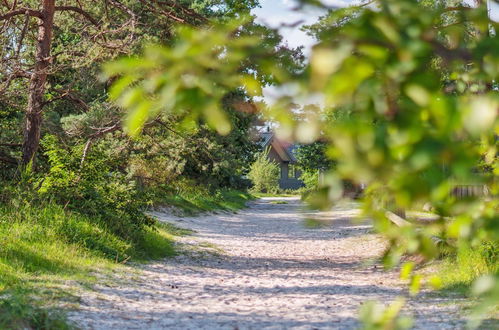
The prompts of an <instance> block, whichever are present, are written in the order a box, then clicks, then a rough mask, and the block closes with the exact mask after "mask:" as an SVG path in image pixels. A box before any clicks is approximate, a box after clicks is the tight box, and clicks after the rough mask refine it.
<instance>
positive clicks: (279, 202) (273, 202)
mask: <svg viewBox="0 0 499 330" xmlns="http://www.w3.org/2000/svg"><path fill="white" fill-rule="evenodd" d="M270 204H277V205H279V204H288V202H285V201H272V202H270Z"/></svg>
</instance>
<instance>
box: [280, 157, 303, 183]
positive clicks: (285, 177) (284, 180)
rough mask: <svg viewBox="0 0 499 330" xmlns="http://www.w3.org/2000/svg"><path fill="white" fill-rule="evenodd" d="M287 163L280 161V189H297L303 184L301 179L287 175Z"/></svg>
mask: <svg viewBox="0 0 499 330" xmlns="http://www.w3.org/2000/svg"><path fill="white" fill-rule="evenodd" d="M288 174H289V163H288V162H282V163H281V178H280V179H279V188H281V189H299V188H301V187H303V186H304V184H303V181H301V180H300V179H299V177H300V176H299V175H298V176H297V177H292V178H291V177H289V175H288Z"/></svg>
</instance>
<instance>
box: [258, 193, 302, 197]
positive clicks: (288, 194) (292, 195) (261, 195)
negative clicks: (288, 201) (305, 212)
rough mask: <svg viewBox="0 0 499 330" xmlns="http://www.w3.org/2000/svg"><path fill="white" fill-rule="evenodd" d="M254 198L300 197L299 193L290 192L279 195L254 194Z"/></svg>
mask: <svg viewBox="0 0 499 330" xmlns="http://www.w3.org/2000/svg"><path fill="white" fill-rule="evenodd" d="M253 196H255V197H258V198H261V197H297V196H300V194H299V192H296V193H289V192H281V193H277V194H269V193H253Z"/></svg>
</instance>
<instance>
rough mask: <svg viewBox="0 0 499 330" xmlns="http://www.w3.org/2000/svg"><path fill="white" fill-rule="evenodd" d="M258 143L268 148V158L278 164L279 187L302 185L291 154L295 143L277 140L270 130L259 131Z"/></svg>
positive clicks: (299, 186) (296, 187)
mask: <svg viewBox="0 0 499 330" xmlns="http://www.w3.org/2000/svg"><path fill="white" fill-rule="evenodd" d="M259 144H260V146H261V147H262V148H263V149H266V148H269V159H270V160H272V161H274V162H276V163H278V164H279V168H280V177H279V188H281V189H298V188H301V187H303V186H304V184H303V181H302V180H300V174H301V173H300V170H298V168H297V166H296V158H295V156H294V154H293V150H294V149H295V145H293V144H292V143H289V142H286V141H282V140H279V139H278V138H277V137H276V136H275V134H274V133H273V132H271V131H267V132H263V133H260V141H259Z"/></svg>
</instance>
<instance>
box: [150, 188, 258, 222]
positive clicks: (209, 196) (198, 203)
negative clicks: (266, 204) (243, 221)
mask: <svg viewBox="0 0 499 330" xmlns="http://www.w3.org/2000/svg"><path fill="white" fill-rule="evenodd" d="M254 198H255V197H254V196H253V195H251V194H249V193H247V192H242V191H238V190H220V191H218V192H216V193H210V192H208V191H203V190H201V191H192V192H183V193H181V194H177V195H169V196H165V197H161V199H159V200H157V201H156V204H166V205H169V206H173V207H175V208H177V209H179V210H180V211H181V212H182V214H183V215H187V216H192V215H196V214H199V213H202V212H213V211H219V210H222V211H232V212H235V211H237V210H240V209H242V208H244V207H246V203H247V202H248V201H250V200H252V199H254Z"/></svg>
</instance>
